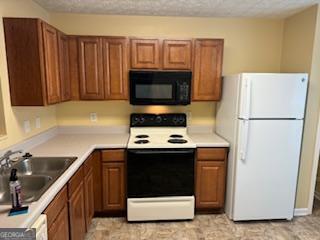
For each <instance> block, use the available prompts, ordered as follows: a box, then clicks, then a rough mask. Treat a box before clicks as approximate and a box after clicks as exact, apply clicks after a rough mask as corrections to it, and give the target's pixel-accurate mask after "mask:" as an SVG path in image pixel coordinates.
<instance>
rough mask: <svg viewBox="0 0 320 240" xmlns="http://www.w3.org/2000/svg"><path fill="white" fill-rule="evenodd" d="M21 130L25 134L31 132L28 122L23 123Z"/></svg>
mask: <svg viewBox="0 0 320 240" xmlns="http://www.w3.org/2000/svg"><path fill="white" fill-rule="evenodd" d="M23 128H24V132H25V133H29V132H30V131H31V126H30V121H29V120H25V121H23Z"/></svg>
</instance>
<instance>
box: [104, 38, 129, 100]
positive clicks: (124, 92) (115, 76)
mask: <svg viewBox="0 0 320 240" xmlns="http://www.w3.org/2000/svg"><path fill="white" fill-rule="evenodd" d="M102 45H103V47H102V51H103V72H104V80H105V99H107V100H117V99H122V100H126V99H128V64H127V61H128V40H127V39H126V38H103V39H102Z"/></svg>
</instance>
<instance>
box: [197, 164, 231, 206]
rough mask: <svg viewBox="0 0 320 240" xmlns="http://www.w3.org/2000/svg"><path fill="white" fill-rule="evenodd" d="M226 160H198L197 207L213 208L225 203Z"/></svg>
mask: <svg viewBox="0 0 320 240" xmlns="http://www.w3.org/2000/svg"><path fill="white" fill-rule="evenodd" d="M224 195H225V162H224V161H198V162H197V177H196V208H197V209H212V208H221V207H223V205H224Z"/></svg>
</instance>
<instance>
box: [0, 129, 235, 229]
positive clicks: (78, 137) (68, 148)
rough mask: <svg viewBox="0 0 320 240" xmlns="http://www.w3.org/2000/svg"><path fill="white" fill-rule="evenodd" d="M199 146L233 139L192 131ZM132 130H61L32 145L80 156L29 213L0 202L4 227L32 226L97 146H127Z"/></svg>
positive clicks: (42, 152)
mask: <svg viewBox="0 0 320 240" xmlns="http://www.w3.org/2000/svg"><path fill="white" fill-rule="evenodd" d="M189 136H190V137H191V139H192V140H193V141H194V142H195V143H196V145H197V147H228V146H229V143H228V142H226V141H225V140H224V139H222V138H221V137H219V136H217V135H216V134H214V133H194V132H193V133H189ZM128 138H129V134H128V133H108V134H58V135H56V136H54V137H52V138H51V139H49V140H47V141H45V142H44V143H42V144H40V145H38V146H36V147H34V148H31V149H30V150H29V152H30V153H31V154H33V155H34V156H69V157H71V156H75V157H77V158H78V159H77V160H76V161H75V162H74V163H73V164H72V165H71V166H70V167H69V168H68V169H67V170H66V171H65V172H64V173H63V175H61V176H60V177H59V178H58V179H57V181H56V182H55V183H54V184H52V185H51V187H50V188H49V189H48V190H47V191H46V192H45V193H44V194H43V195H42V197H41V198H40V199H39V200H38V201H36V202H33V203H31V204H30V205H29V211H28V213H27V214H23V215H18V216H13V217H8V211H9V209H10V207H11V206H8V205H0V226H1V227H8V228H10V227H30V226H31V225H32V223H33V222H34V221H35V220H36V219H37V218H38V216H39V215H40V214H41V213H42V212H43V210H44V209H45V208H46V207H47V206H48V204H49V203H50V202H51V201H52V199H53V198H54V197H55V195H56V194H57V193H58V192H59V191H60V190H61V188H62V187H63V186H64V185H65V184H66V183H67V182H68V180H69V179H70V178H71V177H72V175H73V174H74V173H75V172H76V171H77V169H78V168H79V167H80V166H81V165H82V163H83V162H84V161H85V160H86V158H87V157H88V156H89V155H90V154H91V152H92V151H93V150H94V149H108V148H126V146H127V142H128Z"/></svg>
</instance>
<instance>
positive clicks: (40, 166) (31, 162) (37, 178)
mask: <svg viewBox="0 0 320 240" xmlns="http://www.w3.org/2000/svg"><path fill="white" fill-rule="evenodd" d="M76 159H77V158H76V157H32V158H27V159H21V160H19V161H18V162H16V163H14V164H13V166H12V168H15V169H17V173H18V179H19V181H20V182H21V191H22V202H23V203H30V202H34V201H37V200H38V199H39V198H40V197H41V196H42V194H43V193H44V192H45V191H46V190H47V189H48V188H49V187H50V186H51V185H52V184H53V183H54V182H55V181H56V180H57V179H58V178H59V177H60V176H61V175H62V174H63V172H64V171H65V170H66V169H67V168H68V167H69V166H70V165H71V164H72V163H73V162H74V161H75V160H76ZM12 168H11V169H12ZM11 169H9V170H8V171H6V172H5V173H4V174H3V175H0V204H10V203H11V198H10V191H9V174H10V171H11Z"/></svg>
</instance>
